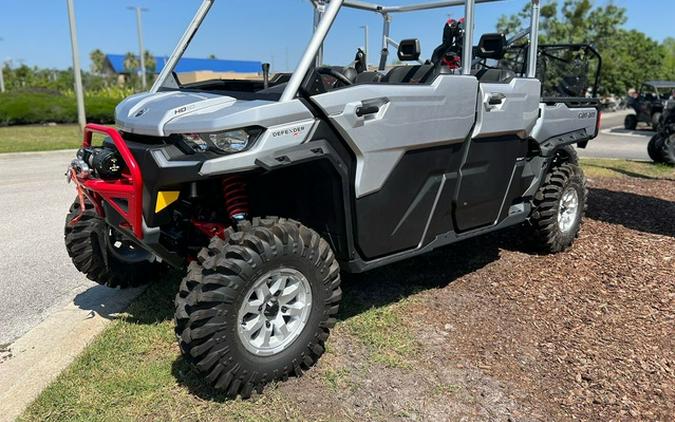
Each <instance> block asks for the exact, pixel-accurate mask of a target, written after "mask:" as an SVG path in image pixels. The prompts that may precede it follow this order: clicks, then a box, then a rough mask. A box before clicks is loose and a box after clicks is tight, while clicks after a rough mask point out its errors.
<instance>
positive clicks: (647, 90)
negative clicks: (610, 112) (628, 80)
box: [624, 81, 675, 131]
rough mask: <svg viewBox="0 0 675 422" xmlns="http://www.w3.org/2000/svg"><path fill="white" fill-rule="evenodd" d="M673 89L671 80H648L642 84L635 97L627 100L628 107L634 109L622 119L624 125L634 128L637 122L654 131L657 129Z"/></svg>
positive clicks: (674, 84) (673, 83) (674, 88)
mask: <svg viewBox="0 0 675 422" xmlns="http://www.w3.org/2000/svg"><path fill="white" fill-rule="evenodd" d="M674 90H675V82H673V81H648V82H645V83H643V84H642V86H641V87H640V91H639V93H638V96H637V97H636V98H632V99H630V100H629V101H628V107H630V108H632V109H633V110H635V114H629V115H628V116H626V119H625V120H624V127H625V128H626V129H628V130H635V129H636V128H637V125H638V123H646V124H648V125H650V126H651V127H652V129H654V130H655V131H658V130H659V122H660V120H661V115H662V114H663V110H664V105H665V103H666V101H668V99H670V97H671V95H672V94H673V91H674Z"/></svg>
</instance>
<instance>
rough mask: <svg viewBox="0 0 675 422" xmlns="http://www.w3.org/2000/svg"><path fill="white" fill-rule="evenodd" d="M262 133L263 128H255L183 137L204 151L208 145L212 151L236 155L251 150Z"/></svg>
mask: <svg viewBox="0 0 675 422" xmlns="http://www.w3.org/2000/svg"><path fill="white" fill-rule="evenodd" d="M262 132H263V130H262V129H261V128H256V127H254V128H247V129H235V130H227V131H224V132H214V133H198V134H188V135H183V137H184V138H185V140H187V141H190V142H192V143H194V144H196V145H199V146H201V147H202V149H206V148H204V147H203V145H204V144H206V145H208V146H209V147H211V149H215V150H217V151H220V152H224V153H226V154H234V153H237V152H242V151H246V150H248V149H249V148H251V146H253V144H254V143H255V141H256V140H257V139H258V137H259V136H260V134H261V133H262Z"/></svg>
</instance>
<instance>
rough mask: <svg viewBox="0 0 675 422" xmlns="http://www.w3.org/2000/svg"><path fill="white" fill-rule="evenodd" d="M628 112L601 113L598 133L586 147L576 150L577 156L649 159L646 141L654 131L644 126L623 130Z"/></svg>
mask: <svg viewBox="0 0 675 422" xmlns="http://www.w3.org/2000/svg"><path fill="white" fill-rule="evenodd" d="M629 113H630V112H629V111H620V112H615V113H605V114H603V118H602V125H601V127H600V134H599V135H598V137H597V138H595V139H593V140H592V141H590V142H589V143H588V147H586V149H578V150H577V151H578V152H579V156H581V157H589V158H620V159H624V160H639V161H651V160H650V158H649V155H648V154H647V143H648V142H649V140H650V139H651V137H652V136H654V134H655V132H653V131H651V130H649V129H646V128H638V129H637V130H633V131H630V130H625V129H624V128H623V120H624V118H625V117H626V115H627V114H629Z"/></svg>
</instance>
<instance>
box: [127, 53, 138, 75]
mask: <svg viewBox="0 0 675 422" xmlns="http://www.w3.org/2000/svg"><path fill="white" fill-rule="evenodd" d="M139 67H140V64H139V63H138V57H136V55H135V54H134V53H127V54H126V55H125V56H124V71H125V72H126V73H129V74H134V73H136V72H137V71H138V68H139Z"/></svg>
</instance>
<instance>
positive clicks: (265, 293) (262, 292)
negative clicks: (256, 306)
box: [255, 282, 272, 302]
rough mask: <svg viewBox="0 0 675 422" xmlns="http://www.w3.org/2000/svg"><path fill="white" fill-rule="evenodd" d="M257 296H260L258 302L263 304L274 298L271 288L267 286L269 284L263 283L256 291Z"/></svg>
mask: <svg viewBox="0 0 675 422" xmlns="http://www.w3.org/2000/svg"><path fill="white" fill-rule="evenodd" d="M255 294H256V296H258V300H261V301H263V302H264V301H266V300H267V299H269V297H270V296H272V293H270V288H269V286H268V285H267V282H265V283H262V284H261V285H260V286H258V287H257V288H256V289H255Z"/></svg>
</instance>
